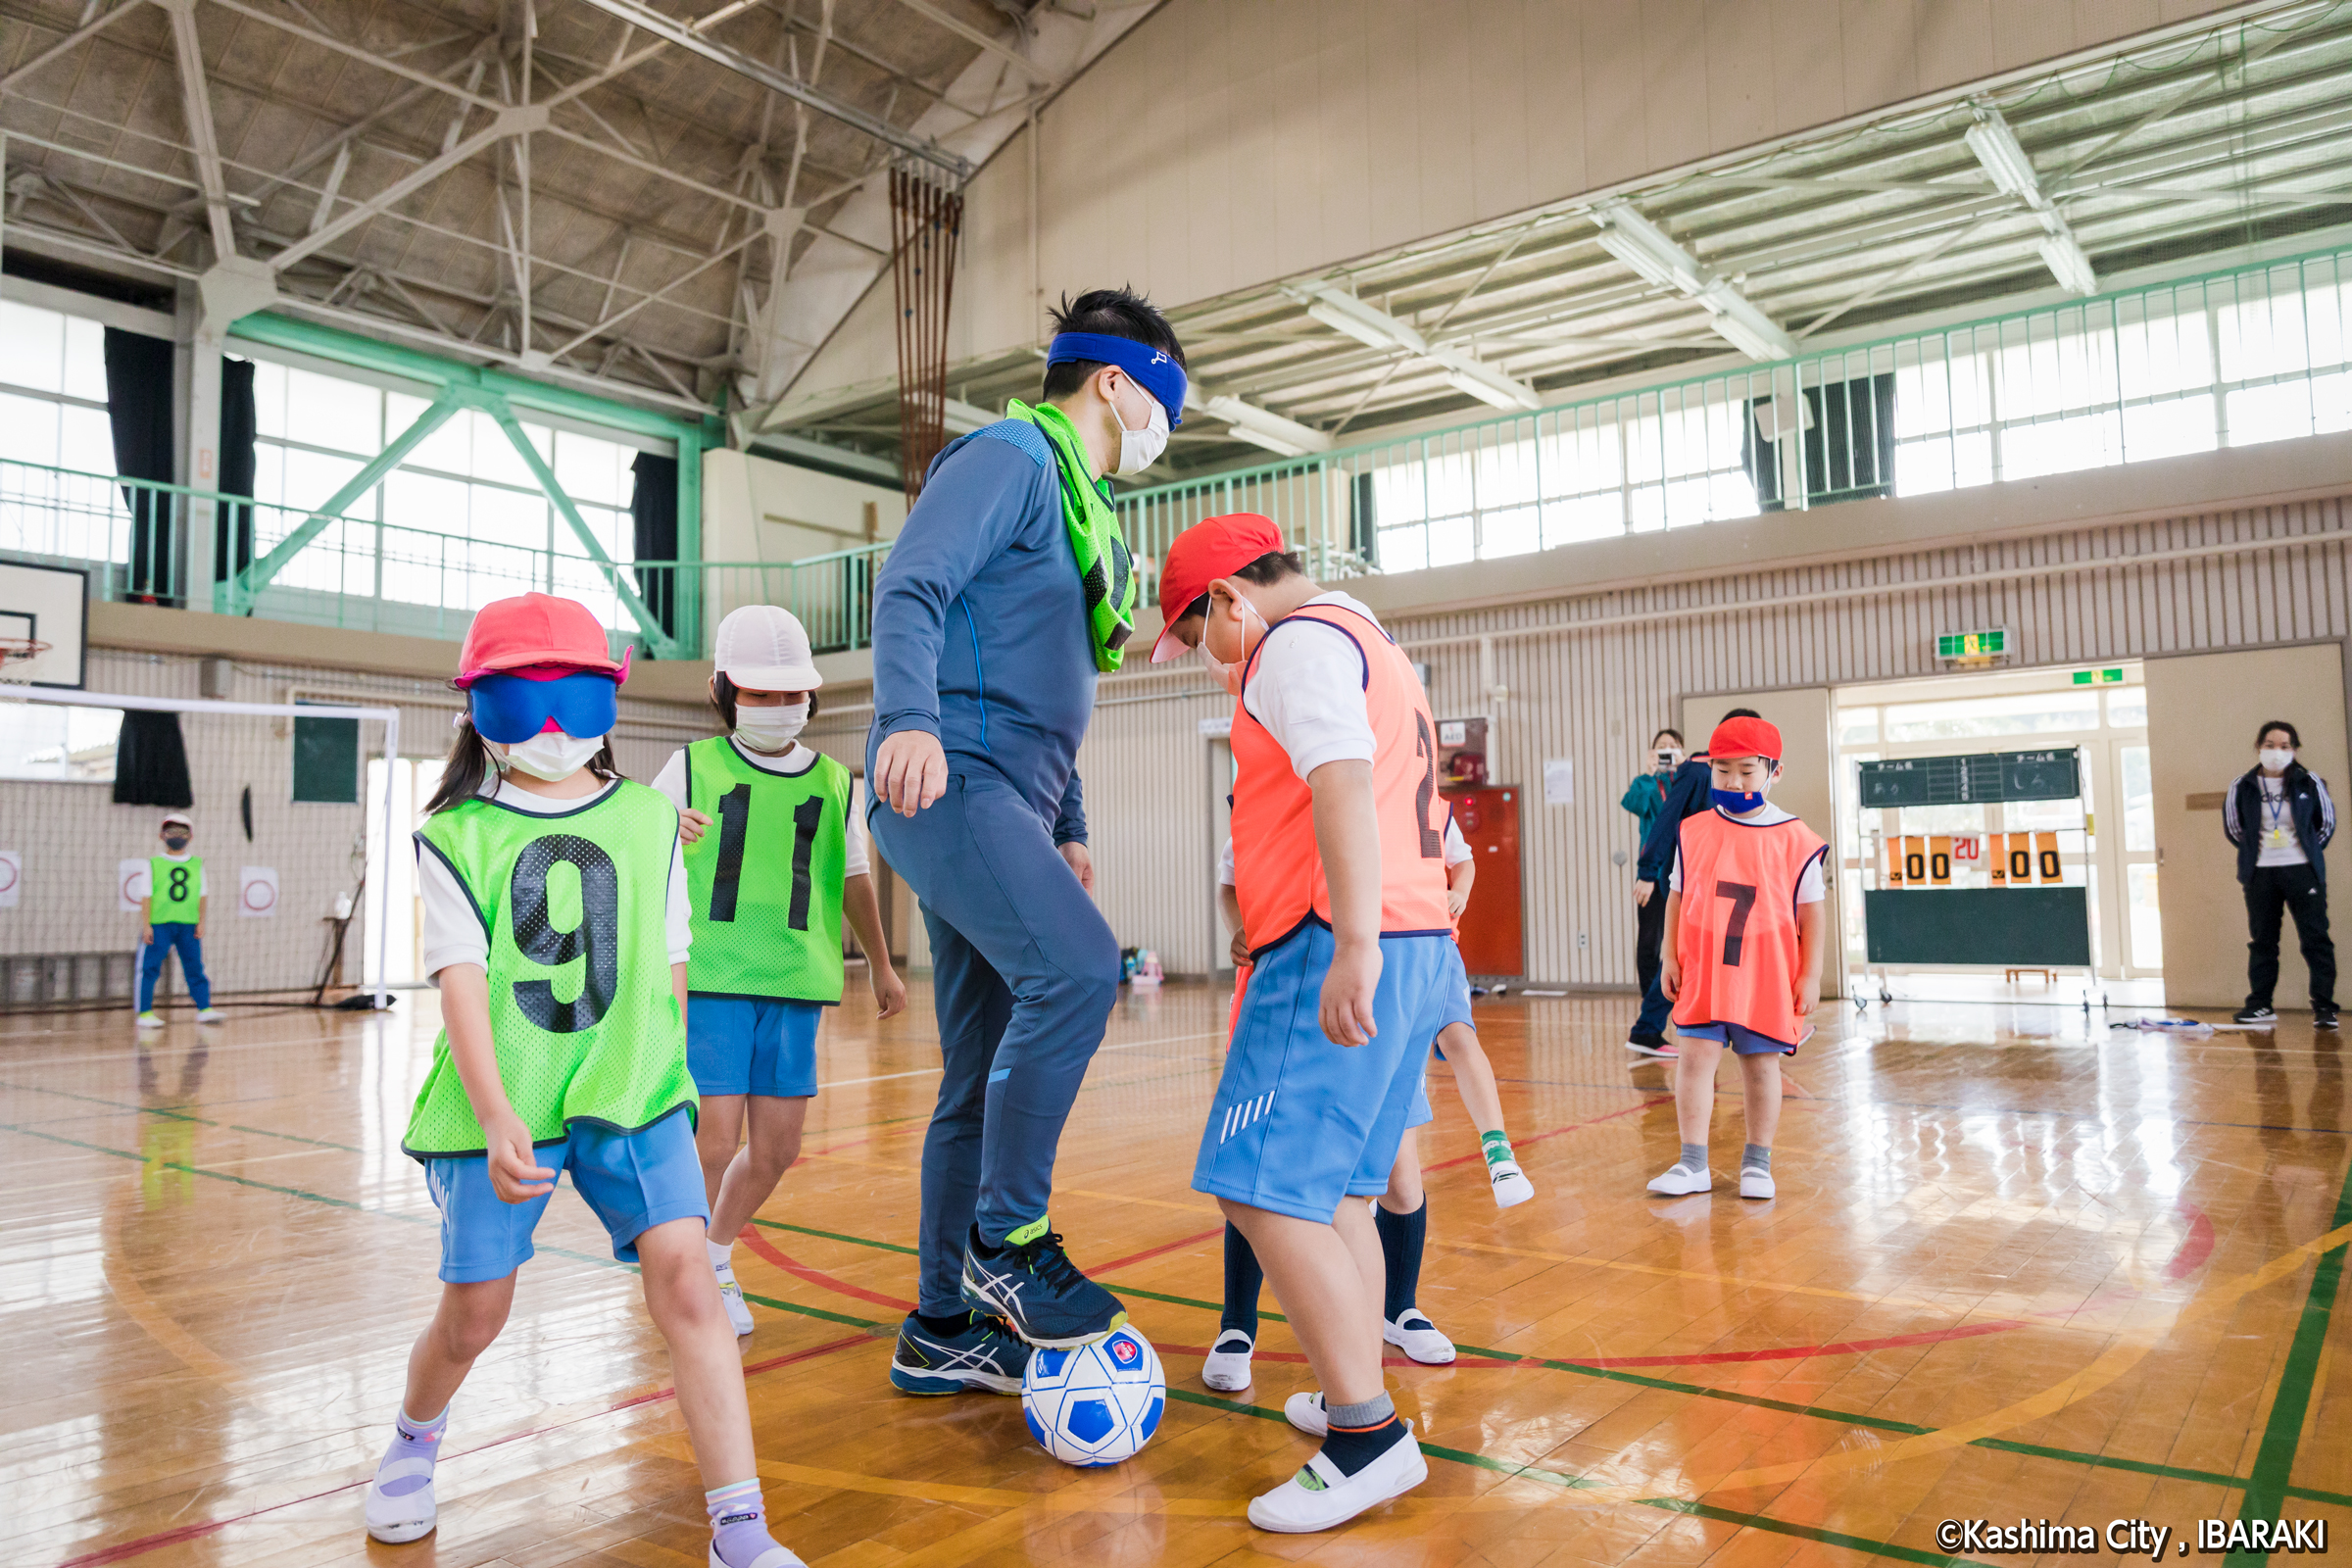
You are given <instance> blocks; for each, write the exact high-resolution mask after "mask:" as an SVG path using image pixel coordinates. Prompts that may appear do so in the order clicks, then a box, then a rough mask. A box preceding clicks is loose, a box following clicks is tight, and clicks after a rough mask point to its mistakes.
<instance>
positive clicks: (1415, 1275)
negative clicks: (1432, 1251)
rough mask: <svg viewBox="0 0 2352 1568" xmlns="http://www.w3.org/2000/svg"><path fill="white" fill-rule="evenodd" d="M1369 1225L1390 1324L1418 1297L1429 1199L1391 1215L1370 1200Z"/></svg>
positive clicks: (1383, 1309)
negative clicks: (1384, 1272)
mask: <svg viewBox="0 0 2352 1568" xmlns="http://www.w3.org/2000/svg"><path fill="white" fill-rule="evenodd" d="M1372 1225H1373V1228H1374V1229H1376V1230H1378V1231H1379V1232H1380V1255H1381V1260H1382V1261H1383V1262H1385V1263H1386V1264H1387V1265H1388V1272H1389V1284H1388V1299H1386V1300H1385V1301H1384V1302H1383V1303H1382V1306H1381V1311H1382V1315H1384V1316H1385V1317H1387V1318H1388V1320H1389V1321H1390V1322H1392V1323H1394V1322H1396V1321H1397V1318H1398V1317H1400V1316H1402V1315H1403V1314H1404V1313H1406V1312H1408V1311H1410V1310H1412V1308H1413V1306H1414V1304H1415V1303H1416V1302H1418V1301H1419V1299H1420V1292H1421V1245H1422V1243H1423V1242H1425V1241H1427V1240H1428V1239H1429V1200H1428V1199H1427V1198H1426V1197H1425V1198H1423V1199H1422V1200H1421V1206H1420V1207H1419V1208H1416V1209H1414V1210H1413V1211H1412V1212H1411V1213H1410V1214H1392V1213H1390V1212H1389V1211H1388V1210H1387V1209H1386V1208H1384V1207H1382V1206H1381V1205H1380V1204H1378V1203H1374V1204H1373V1205H1372ZM1383 1446H1386V1445H1383Z"/></svg>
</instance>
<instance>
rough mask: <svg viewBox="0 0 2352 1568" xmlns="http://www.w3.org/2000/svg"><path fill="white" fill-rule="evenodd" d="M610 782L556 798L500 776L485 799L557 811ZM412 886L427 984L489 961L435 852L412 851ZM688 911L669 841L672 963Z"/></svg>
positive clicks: (682, 956)
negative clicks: (418, 904) (420, 908)
mask: <svg viewBox="0 0 2352 1568" xmlns="http://www.w3.org/2000/svg"><path fill="white" fill-rule="evenodd" d="M612 790H613V785H611V784H608V785H606V786H605V788H604V790H603V791H601V792H599V793H598V794H597V795H594V796H590V797H588V798H587V799H585V800H583V799H573V800H567V801H559V800H553V799H550V798H549V797H547V796H545V795H534V794H532V793H531V792H530V791H528V790H519V789H516V788H515V786H514V785H512V784H509V783H507V782H505V781H504V780H501V781H500V783H499V786H498V792H497V793H496V794H495V795H493V796H492V797H491V799H492V800H495V801H496V802H498V804H499V805H501V806H512V807H514V808H515V809H516V810H518V811H528V812H530V813H531V814H532V815H534V816H553V815H554V814H555V813H557V812H558V811H573V810H577V809H580V808H581V807H583V806H585V805H587V804H588V801H589V800H602V799H603V798H604V796H605V795H606V794H609V793H611V791H612ZM417 893H418V894H419V895H420V896H421V898H422V900H423V903H424V942H423V946H424V972H425V974H426V976H427V977H429V978H430V979H431V980H432V982H433V984H435V985H439V984H440V983H441V971H442V970H444V969H446V968H448V967H449V966H450V965H451V964H453V963H472V964H479V965H480V966H481V967H483V968H485V969H487V968H488V967H490V939H489V936H488V935H487V934H486V933H485V932H484V931H483V930H482V922H481V920H480V918H479V917H478V916H477V915H475V913H474V912H473V901H472V900H471V899H469V898H467V897H466V889H465V888H464V887H463V886H462V885H461V884H460V883H459V881H458V878H457V873H456V872H454V871H452V870H450V868H449V867H448V865H446V864H445V863H443V861H442V859H441V857H439V856H437V855H427V854H425V853H424V851H423V850H422V849H421V848H419V849H418V850H417ZM688 911H689V907H688V904H687V900H686V858H685V857H684V856H683V855H681V854H680V853H679V851H678V849H677V846H676V845H675V844H674V843H673V844H672V845H671V846H670V852H669V907H668V912H667V919H666V920H665V922H664V924H665V925H666V927H667V934H668V939H669V961H670V962H672V963H684V962H685V961H686V955H687V953H688V952H689V950H691V949H692V948H693V946H694V922H693V920H692V918H691V916H690V914H689V912H688Z"/></svg>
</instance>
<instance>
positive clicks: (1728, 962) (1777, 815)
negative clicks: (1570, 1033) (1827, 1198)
mask: <svg viewBox="0 0 2352 1568" xmlns="http://www.w3.org/2000/svg"><path fill="white" fill-rule="evenodd" d="M1780 758H1781V732H1780V731H1779V730H1778V729H1775V728H1774V727H1773V726H1772V725H1770V724H1768V723H1766V722H1765V721H1764V720H1763V719H1761V718H1727V719H1725V720H1724V721H1723V722H1722V723H1720V724H1718V725H1716V726H1715V733H1714V735H1713V736H1712V737H1710V738H1709V740H1708V742H1707V761H1708V766H1709V768H1710V770H1711V774H1712V778H1713V784H1712V790H1713V800H1714V809H1712V810H1710V811H1706V812H1703V813H1701V814H1700V815H1697V816H1693V817H1691V818H1689V819H1687V820H1686V821H1684V822H1683V823H1682V824H1681V841H1680V845H1679V847H1678V848H1677V850H1676V851H1675V858H1674V870H1673V873H1672V875H1671V877H1670V878H1669V880H1668V883H1667V886H1668V887H1669V888H1670V889H1671V890H1672V891H1671V892H1670V893H1669V894H1668V895H1667V899H1666V934H1665V943H1664V948H1663V951H1662V952H1661V953H1660V955H1659V969H1658V984H1659V985H1660V987H1661V988H1663V990H1664V991H1665V993H1666V995H1667V996H1668V997H1669V998H1671V999H1673V1001H1674V1026H1675V1033H1676V1034H1678V1035H1680V1036H1681V1037H1682V1055H1681V1058H1680V1059H1679V1060H1678V1061H1677V1062H1676V1063H1675V1073H1674V1111H1675V1121H1676V1123H1677V1125H1678V1126H1679V1127H1680V1128H1681V1131H1682V1141H1683V1148H1682V1153H1681V1156H1680V1157H1679V1158H1677V1159H1676V1160H1675V1162H1674V1163H1673V1164H1672V1165H1670V1166H1668V1167H1667V1168H1666V1170H1665V1171H1663V1172H1662V1173H1660V1174H1659V1175H1658V1176H1656V1177H1654V1178H1652V1179H1651V1181H1650V1184H1649V1190H1650V1191H1651V1192H1653V1193H1658V1194H1662V1195H1665V1196H1669V1197H1674V1196H1680V1195H1682V1194H1685V1193H1703V1192H1706V1191H1708V1190H1709V1189H1710V1188H1712V1187H1713V1186H1714V1185H1715V1177H1714V1173H1713V1172H1712V1171H1710V1170H1709V1169H1708V1168H1707V1133H1708V1127H1709V1124H1710V1123H1711V1122H1712V1121H1713V1119H1714V1110H1715V1068H1716V1065H1717V1063H1719V1062H1720V1061H1721V1060H1722V1059H1723V1053H1724V1050H1725V1048H1726V1047H1729V1048H1730V1049H1731V1051H1732V1052H1733V1053H1734V1054H1736V1055H1738V1056H1739V1058H1740V1078H1741V1081H1742V1084H1743V1086H1744V1088H1745V1091H1746V1104H1747V1147H1746V1149H1745V1150H1744V1151H1743V1152H1741V1154H1740V1197H1741V1198H1770V1197H1772V1196H1773V1194H1774V1192H1775V1187H1774V1184H1773V1175H1772V1143H1773V1138H1774V1135H1775V1133H1776V1132H1777V1131H1778V1129H1779V1127H1780V1122H1781V1057H1783V1056H1785V1055H1786V1056H1793V1055H1795V1054H1796V1048H1797V1047H1798V1046H1799V1045H1801V1044H1803V1043H1804V1040H1805V1037H1806V1036H1807V1035H1809V1034H1810V1033H1811V1032H1812V1031H1811V1030H1810V1029H1809V1028H1808V1027H1807V1026H1806V1023H1805V1020H1806V1018H1807V1017H1808V1016H1809V1015H1810V1014H1811V1013H1812V1011H1813V1009H1814V1008H1815V1007H1817V1006H1819V1005H1821V956H1822V927H1823V923H1824V922H1823V919H1822V913H1823V897H1824V890H1823V887H1822V869H1821V868H1822V862H1823V860H1824V859H1825V858H1827V856H1828V855H1829V846H1828V845H1826V844H1825V843H1823V842H1822V838H1821V835H1820V834H1818V833H1816V832H1814V831H1813V830H1812V829H1811V828H1809V827H1807V826H1805V824H1804V823H1802V822H1800V821H1798V820H1797V819H1796V817H1795V816H1794V815H1792V814H1791V813H1789V812H1788V811H1784V810H1782V809H1780V808H1778V807H1776V806H1774V805H1772V804H1771V802H1770V801H1768V800H1767V799H1766V797H1767V796H1768V795H1769V794H1770V793H1771V790H1772V786H1773V784H1774V782H1775V781H1776V780H1778V779H1779V778H1780V776H1781V761H1780Z"/></svg>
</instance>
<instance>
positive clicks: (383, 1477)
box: [368, 1457, 436, 1546]
mask: <svg viewBox="0 0 2352 1568" xmlns="http://www.w3.org/2000/svg"><path fill="white" fill-rule="evenodd" d="M412 1476H422V1477H424V1485H423V1486H421V1487H418V1488H417V1489H416V1490H415V1491H413V1492H406V1493H403V1494H402V1495H399V1496H397V1497H393V1496H387V1495H385V1494H384V1488H385V1486H386V1485H388V1484H390V1483H392V1482H397V1481H406V1480H408V1479H410V1478H411V1477H412ZM435 1512H436V1510H435V1508H434V1506H433V1461H432V1460H430V1459H426V1458H422V1457H411V1458H407V1459H396V1460H394V1461H393V1462H392V1463H390V1464H387V1465H382V1466H379V1467H378V1468H377V1470H376V1472H375V1479H374V1480H373V1481H370V1482H368V1534H369V1535H370V1536H373V1537H374V1538H375V1539H376V1540H378V1541H380V1542H383V1543H384V1544H387V1545H393V1546H397V1545H400V1544H402V1543H404V1542H410V1541H416V1540H419V1539H420V1538H422V1537H425V1536H429V1535H431V1534H432V1533H433V1519H434V1516H435Z"/></svg>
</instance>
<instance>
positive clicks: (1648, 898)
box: [1625, 708, 1763, 1056]
mask: <svg viewBox="0 0 2352 1568" xmlns="http://www.w3.org/2000/svg"><path fill="white" fill-rule="evenodd" d="M1723 716H1724V717H1725V718H1760V717H1762V716H1763V715H1762V714H1760V713H1758V712H1757V711H1755V710H1754V709H1752V708H1735V709H1733V710H1732V711H1730V712H1728V713H1726V714H1724V715H1723ZM1660 733H1661V734H1671V733H1672V732H1671V731H1660ZM1675 738H1676V739H1677V740H1680V739H1681V738H1682V737H1681V736H1679V735H1677V736H1676V737H1675ZM1714 788H1715V785H1714V773H1713V771H1712V770H1711V769H1710V768H1709V767H1708V765H1707V754H1706V753H1704V752H1700V753H1699V754H1698V755H1697V756H1695V757H1692V758H1690V759H1688V760H1685V761H1684V763H1683V765H1682V766H1680V767H1678V768H1676V769H1675V770H1674V777H1673V778H1672V779H1670V780H1669V781H1668V782H1667V785H1666V799H1665V800H1664V801H1662V802H1660V803H1659V805H1658V809H1657V810H1656V811H1654V812H1652V813H1651V815H1650V818H1649V827H1648V830H1647V831H1646V832H1644V833H1643V834H1642V857H1641V858H1640V859H1638V860H1636V861H1635V862H1634V905H1635V911H1634V912H1635V922H1636V929H1635V962H1636V964H1637V966H1638V967H1639V968H1640V969H1641V972H1642V1011H1641V1013H1640V1015H1639V1016H1637V1017H1636V1018H1635V1019H1634V1026H1633V1028H1632V1029H1630V1030H1628V1031H1627V1032H1626V1037H1625V1049H1626V1050H1628V1051H1634V1052H1639V1053H1641V1054H1642V1055H1644V1056H1672V1055H1676V1054H1678V1052H1677V1050H1676V1048H1675V1045H1674V1043H1673V1042H1672V1041H1670V1040H1668V1039H1667V1038H1666V1022H1667V1019H1668V1018H1669V1017H1671V1016H1672V1015H1673V1010H1674V1008H1673V1005H1672V1004H1671V1003H1669V1002H1668V1001H1667V1000H1666V993H1665V992H1664V991H1662V990H1660V989H1659V987H1658V967H1657V962H1656V958H1655V955H1656V953H1657V951H1658V943H1659V940H1660V938H1662V937H1663V936H1664V934H1665V931H1666V892H1665V888H1664V886H1663V884H1664V883H1665V881H1666V876H1667V873H1668V872H1670V871H1672V870H1673V869H1674V855H1675V851H1676V850H1677V849H1679V848H1681V846H1682V842H1683V819H1684V818H1685V817H1690V816H1696V815H1697V814H1698V813H1699V812H1701V811H1706V810H1712V809H1714V806H1715V796H1714ZM1644 954H1647V955H1648V956H1650V961H1649V962H1647V963H1642V956H1643V955H1644Z"/></svg>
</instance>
